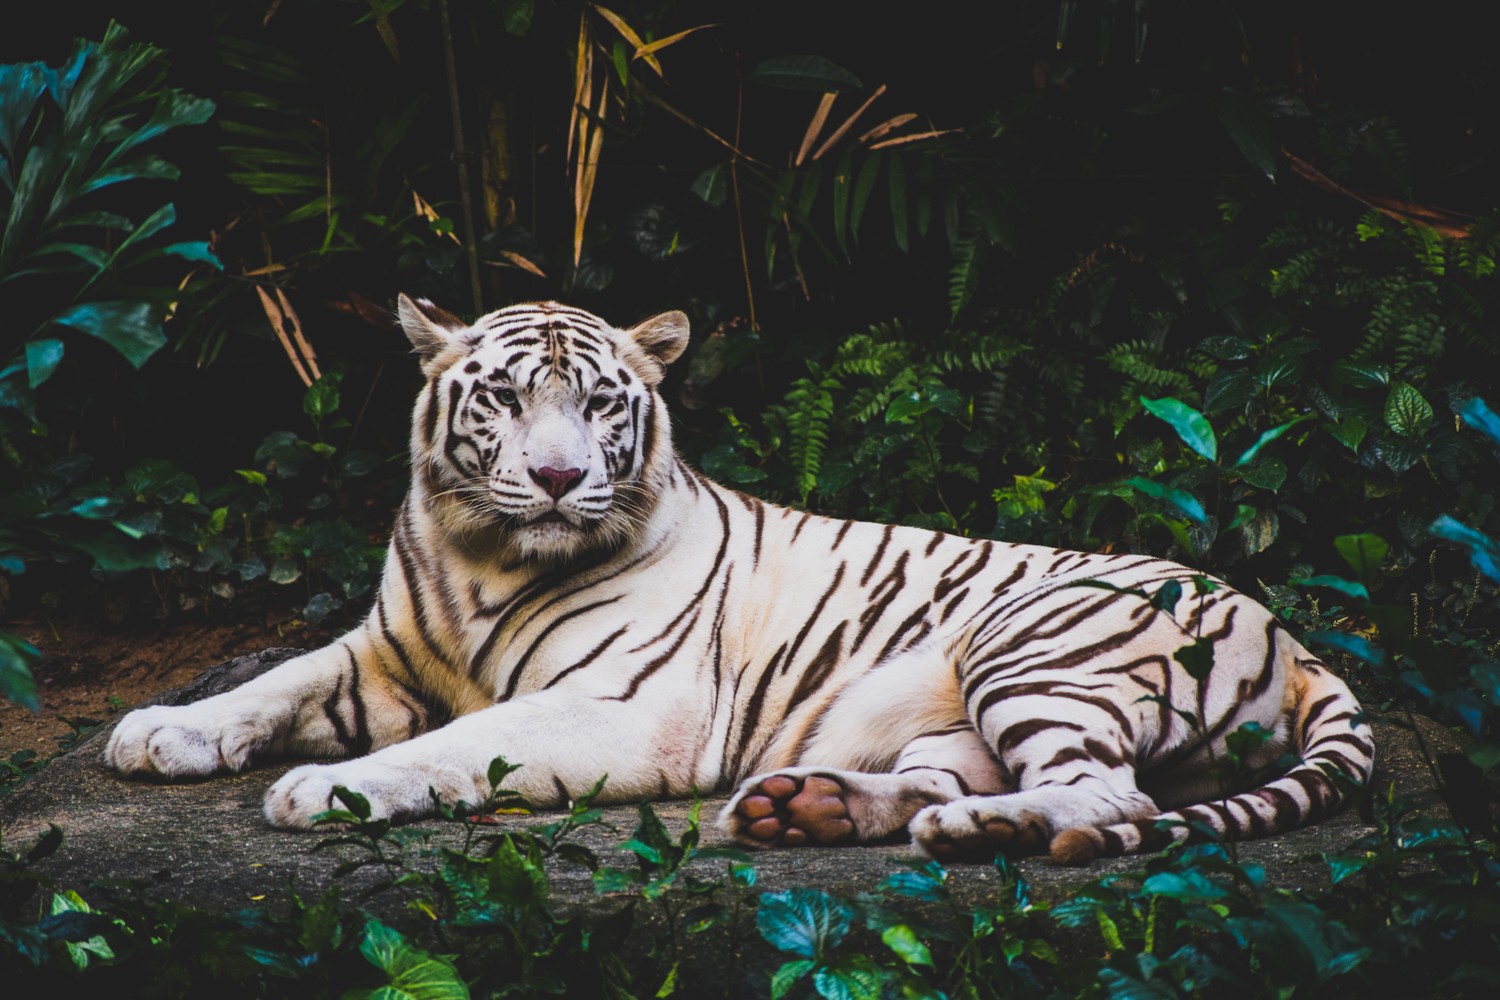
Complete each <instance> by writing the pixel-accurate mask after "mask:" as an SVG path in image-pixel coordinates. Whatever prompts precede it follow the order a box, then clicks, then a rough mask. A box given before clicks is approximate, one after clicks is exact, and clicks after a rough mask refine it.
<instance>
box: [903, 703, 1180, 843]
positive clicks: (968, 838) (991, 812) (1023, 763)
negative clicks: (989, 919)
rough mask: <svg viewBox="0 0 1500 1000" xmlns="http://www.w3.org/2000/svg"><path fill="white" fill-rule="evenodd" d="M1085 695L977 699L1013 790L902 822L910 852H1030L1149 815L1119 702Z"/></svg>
mask: <svg viewBox="0 0 1500 1000" xmlns="http://www.w3.org/2000/svg"><path fill="white" fill-rule="evenodd" d="M1039 687H1041V688H1048V689H1055V692H1051V691H1048V692H1044V691H1041V690H1038V688H1039ZM1087 687H1089V686H1087V685H1082V684H1077V683H1069V682H1063V681H1059V682H1056V684H1055V685H1048V684H1046V683H1045V682H1043V683H1042V684H1040V685H1038V684H1036V683H1028V684H1025V685H1016V686H1014V687H1012V689H1011V692H1010V693H1009V694H1008V696H1006V697H1005V698H1004V699H1003V700H998V701H997V700H987V699H984V698H983V697H982V696H981V697H979V698H977V699H976V704H978V705H982V706H984V707H983V709H982V710H981V711H979V712H978V713H977V714H978V715H979V717H980V719H979V722H980V727H981V728H980V731H981V733H982V736H983V739H984V741H985V743H986V744H987V745H988V746H993V747H996V748H997V750H998V753H999V757H1000V761H1001V763H1002V765H1003V767H1004V769H1005V771H1006V772H1007V773H1008V774H1009V775H1010V776H1011V777H1012V778H1013V780H1014V781H1015V783H1016V785H1015V787H1016V790H1015V791H1013V792H1009V793H1007V794H1001V795H976V796H970V797H965V798H958V799H954V800H952V801H949V802H947V803H943V804H938V805H933V806H929V807H927V808H925V809H923V810H922V811H921V812H919V813H917V814H916V816H915V817H913V818H912V821H911V833H912V838H913V840H914V841H915V842H916V843H917V846H918V847H920V848H921V849H922V850H923V851H925V852H926V853H927V854H929V855H930V856H932V857H934V858H936V859H938V860H940V861H970V860H987V859H988V858H990V857H992V856H993V855H994V854H995V853H996V852H997V851H998V852H1000V853H1004V854H1006V855H1010V856H1021V855H1028V854H1038V853H1042V852H1045V851H1046V850H1047V849H1048V848H1049V846H1050V844H1051V841H1052V838H1053V837H1054V836H1056V835H1057V834H1058V833H1060V832H1061V831H1063V830H1067V829H1070V828H1074V827H1098V826H1106V825H1109V824H1114V823H1124V822H1129V821H1132V820H1137V819H1143V818H1145V817H1148V816H1153V815H1155V814H1156V813H1157V811H1158V810H1157V807H1156V803H1155V802H1153V801H1152V799H1151V798H1150V797H1149V796H1148V795H1146V794H1145V793H1144V792H1142V791H1141V790H1140V789H1139V788H1137V787H1136V778H1135V750H1134V746H1135V744H1134V737H1133V734H1132V733H1131V732H1130V731H1129V729H1130V723H1129V717H1128V716H1126V715H1125V714H1124V713H1122V712H1121V711H1120V709H1119V708H1117V707H1116V705H1117V704H1118V699H1115V698H1110V697H1108V696H1104V697H1100V696H1097V695H1094V694H1092V693H1090V691H1089V690H1087ZM976 693H977V692H976Z"/></svg>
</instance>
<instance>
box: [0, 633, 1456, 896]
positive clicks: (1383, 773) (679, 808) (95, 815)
mask: <svg viewBox="0 0 1500 1000" xmlns="http://www.w3.org/2000/svg"><path fill="white" fill-rule="evenodd" d="M297 652H299V651H298V650H295V649H272V650H266V651H264V652H261V653H258V654H253V655H250V656H244V657H240V658H237V659H234V660H230V661H228V662H226V663H222V664H220V665H219V666H217V667H214V668H211V669H209V670H206V671H204V672H203V673H202V674H201V675H200V676H199V677H198V678H197V680H195V681H194V682H193V683H192V684H189V685H188V686H187V687H184V688H178V689H175V690H173V691H170V692H168V693H167V694H165V695H163V696H161V697H160V698H156V699H152V700H153V701H159V702H162V703H167V704H173V703H178V704H180V703H185V702H188V701H193V700H196V699H197V698H201V697H205V696H207V695H208V694H212V693H215V692H217V691H219V690H225V689H227V688H229V687H232V686H234V685H235V684H237V683H242V682H243V681H244V680H246V679H248V678H249V677H251V676H254V675H255V674H257V673H259V672H260V671H262V670H264V669H267V668H268V667H269V666H271V665H273V664H275V663H277V662H280V661H281V660H282V659H285V658H286V657H288V656H290V655H294V654H295V653H297ZM111 728H112V724H111V725H105V726H101V727H99V728H98V729H96V730H94V731H93V732H91V733H90V734H89V735H88V736H87V737H86V738H85V739H84V740H82V741H81V742H80V743H79V744H78V746H77V747H76V748H75V749H74V750H72V751H71V752H70V753H67V754H65V755H63V756H61V757H59V758H58V759H56V760H55V761H53V762H52V763H51V764H49V765H48V766H47V767H46V768H45V769H44V770H43V771H42V772H41V773H40V774H39V775H38V776H37V777H35V778H33V779H32V780H31V781H29V782H28V783H26V784H25V785H23V786H21V787H20V788H19V789H17V790H15V791H14V792H12V793H11V794H10V795H8V796H6V797H5V798H3V799H0V827H3V832H4V837H5V842H6V843H7V845H9V846H11V847H12V848H13V849H15V848H23V847H25V846H26V845H29V843H30V842H31V841H32V840H33V839H34V838H35V837H36V836H37V834H38V833H40V832H41V831H43V830H45V829H46V828H47V825H48V824H50V823H55V824H57V825H58V826H59V827H61V828H62V830H63V831H64V834H65V839H64V841H63V845H62V847H61V849H60V850H59V851H58V852H57V853H56V854H54V855H52V856H51V857H50V858H48V859H47V860H46V861H45V862H44V864H43V870H44V871H45V872H46V873H48V874H50V875H51V876H52V877H53V878H55V879H56V880H57V882H58V883H59V884H60V885H62V886H65V887H83V886H85V885H87V884H88V883H89V882H91V881H95V880H99V879H133V880H143V881H146V882H148V883H151V884H152V885H153V886H154V887H155V889H156V891H159V892H160V893H162V894H163V895H166V896H169V897H171V898H173V899H176V900H177V901H179V902H182V903H186V904H190V905H194V906H199V907H205V908H226V909H231V908H237V907H240V906H244V905H246V904H247V903H250V902H258V901H264V902H265V903H266V904H273V903H275V902H277V901H280V900H284V899H285V898H286V897H287V893H288V891H289V889H291V888H292V887H295V889H296V890H297V891H298V892H299V893H300V894H302V895H303V896H304V897H306V896H309V895H315V894H317V893H319V892H320V891H321V890H322V889H323V887H325V886H326V885H328V884H329V882H330V881H331V879H332V878H333V870H334V868H335V867H336V866H337V865H338V864H339V863H340V861H342V860H345V859H347V858H349V857H351V856H353V855H352V854H350V853H349V852H350V851H351V850H352V849H350V848H337V849H334V850H324V851H314V850H313V847H314V845H315V844H316V843H317V842H318V840H319V839H320V835H319V834H309V833H289V832H284V831H279V830H274V829H271V828H270V827H268V826H267V825H266V824H265V822H264V821H263V820H262V818H261V814H260V806H261V797H262V795H263V794H264V793H265V790H266V789H267V788H268V787H269V786H270V785H271V783H272V782H273V781H274V780H275V779H276V778H278V777H279V776H280V775H281V774H283V773H285V771H286V770H287V769H288V768H289V767H290V766H291V764H290V763H287V764H278V765H274V766H268V767H262V768H258V769H255V770H252V771H249V772H247V773H244V774H239V775H232V776H227V777H220V778H214V779H210V780H206V781H199V782H191V783H181V784H160V783H153V782H148V781H139V780H125V779H122V778H120V777H118V776H116V775H115V774H114V773H112V772H110V771H107V770H106V769H105V768H104V766H103V764H102V762H101V759H100V757H101V753H102V750H103V747H104V743H105V740H106V739H107V738H108V734H109V731H110V729H111ZM1420 731H1421V738H1420V739H1419V738H1418V737H1417V736H1415V735H1414V734H1413V733H1412V732H1411V731H1410V730H1409V729H1405V728H1402V727H1399V726H1397V725H1393V724H1389V723H1387V724H1381V725H1378V726H1377V729H1376V740H1377V744H1378V746H1379V769H1378V771H1377V775H1376V787H1378V788H1382V789H1384V788H1386V787H1388V786H1390V785H1391V784H1392V783H1394V785H1395V787H1396V789H1397V791H1399V792H1402V793H1404V794H1409V795H1415V796H1419V797H1422V798H1425V799H1426V800H1427V801H1429V802H1430V803H1431V808H1441V806H1440V805H1439V803H1438V800H1437V796H1436V794H1435V792H1434V783H1433V778H1432V776H1431V770H1430V768H1429V767H1428V766H1427V764H1426V760H1427V752H1428V751H1433V752H1435V751H1436V750H1439V749H1449V748H1451V747H1452V746H1453V745H1454V741H1453V738H1452V737H1451V735H1449V734H1448V733H1447V732H1445V731H1444V730H1443V729H1442V728H1441V727H1438V726H1437V725H1436V724H1433V723H1430V722H1426V721H1423V722H1422V723H1421V726H1420ZM723 802H724V800H723V799H722V798H717V799H709V800H707V801H705V802H704V804H703V812H702V815H703V817H704V820H705V822H704V838H703V841H704V845H705V846H716V845H717V846H728V844H729V841H728V840H727V838H725V837H724V836H723V835H722V834H720V833H719V832H718V830H717V829H715V828H714V827H713V825H712V822H711V818H712V817H713V816H714V815H716V814H717V812H718V809H719V808H720V807H721V806H722V805H723ZM690 805H691V804H690V803H687V802H680V801H679V802H667V803H661V804H659V805H658V806H657V812H658V814H659V815H660V816H661V817H662V819H663V821H664V822H665V823H666V825H667V827H668V829H669V830H671V831H672V833H673V834H674V836H675V835H676V834H678V833H680V832H681V830H682V829H683V828H684V827H685V825H686V817H687V814H688V810H689V808H690ZM605 817H606V824H605V825H603V826H596V827H592V828H587V829H586V830H585V831H583V832H582V835H581V836H580V838H579V839H580V840H581V841H582V842H583V843H585V844H587V845H588V846H590V847H592V848H593V849H595V850H596V851H598V852H600V853H601V854H603V855H606V856H608V855H611V854H612V855H613V856H614V857H613V859H612V863H615V864H621V865H623V864H626V863H627V857H628V856H627V855H624V854H623V853H621V852H618V850H617V845H618V844H619V843H620V842H622V841H623V840H625V839H626V838H627V837H628V836H629V835H630V832H631V830H632V829H633V828H634V824H635V819H636V813H635V809H634V808H633V807H613V808H609V809H607V810H605ZM551 818H554V817H551V816H549V815H548V814H545V813H543V814H538V815H537V816H535V817H507V818H504V819H503V820H502V823H511V824H517V825H526V824H529V823H535V822H540V821H546V820H548V819H551ZM419 826H420V827H422V828H424V829H429V830H431V831H432V834H431V838H430V843H431V845H432V846H439V845H451V846H457V844H458V842H459V840H460V838H461V831H460V830H459V828H458V827H457V826H456V825H450V824H442V823H428V824H419ZM503 828H504V827H503V826H502V827H500V829H503ZM1369 830H1370V827H1369V826H1368V824H1367V823H1366V822H1365V821H1364V820H1362V819H1361V818H1360V817H1359V815H1357V814H1356V813H1355V812H1354V811H1353V810H1344V811H1342V812H1340V813H1339V814H1337V815H1335V816H1333V817H1331V818H1329V819H1328V820H1325V821H1324V822H1322V823H1319V824H1316V825H1314V826H1312V827H1309V828H1307V829H1303V830H1298V831H1295V832H1293V833H1290V834H1286V835H1283V836H1280V837H1275V838H1270V839H1267V840H1262V841H1254V842H1250V843H1246V844H1244V845H1242V846H1241V847H1240V855H1241V858H1242V860H1246V861H1249V862H1253V863H1256V864H1259V865H1263V866H1264V867H1265V868H1266V870H1267V873H1268V879H1269V881H1270V883H1271V884H1273V885H1277V886H1283V887H1288V888H1295V887H1311V886H1313V885H1316V884H1320V883H1321V882H1323V881H1324V879H1325V871H1326V867H1325V866H1324V865H1323V863H1322V862H1321V861H1320V860H1319V854H1320V852H1323V851H1330V850H1336V849H1338V848H1341V847H1343V846H1344V845H1346V844H1348V843H1350V842H1351V841H1353V840H1355V839H1356V838H1358V837H1360V836H1362V835H1363V834H1365V833H1367V832H1369ZM913 856H914V855H913V852H912V851H911V848H910V846H909V845H892V846H879V847H850V848H835V849H828V848H804V849H798V850H782V851H767V852H757V853H756V855H755V857H754V861H755V863H756V865H757V867H758V869H759V882H758V887H759V888H763V889H767V890H775V889H782V888H787V887H790V886H793V885H808V886H819V887H823V888H826V889H828V890H829V891H832V892H836V893H842V894H853V893H857V892H861V891H867V890H869V889H871V888H873V887H874V885H875V884H876V883H877V882H879V881H880V879H882V878H883V877H884V876H886V875H887V874H890V873H891V872H893V871H897V870H900V869H901V868H903V867H904V861H905V860H907V859H910V858H912V857H913ZM695 864H698V865H699V866H700V868H699V869H698V870H699V871H700V873H701V874H704V875H712V874H717V873H720V872H722V870H723V861H722V860H718V861H709V860H703V861H700V862H696V863H695ZM1019 868H1020V871H1021V873H1022V874H1023V875H1024V876H1025V877H1026V878H1027V879H1028V880H1029V881H1030V882H1031V884H1032V888H1033V891H1034V892H1035V894H1036V895H1037V896H1039V897H1042V898H1053V899H1055V898H1058V897H1060V896H1064V895H1066V894H1067V893H1068V892H1069V890H1070V889H1072V888H1074V887H1076V886H1078V885H1081V884H1082V883H1084V882H1087V881H1089V880H1092V879H1094V878H1097V877H1099V876H1100V875H1104V874H1106V873H1110V872H1125V871H1131V870H1136V869H1138V868H1139V861H1138V860H1131V859H1115V860H1108V861H1101V862H1096V863H1095V864H1094V865H1093V866H1091V867H1089V868H1083V869H1069V868H1061V867H1058V866H1055V865H1053V864H1052V863H1051V862H1050V861H1048V860H1046V859H1044V858H1033V859H1025V860H1022V861H1021V862H1020V863H1019ZM372 877H373V876H372ZM996 881H997V877H996V873H995V870H994V868H993V867H992V866H989V865H973V866H958V867H956V868H955V869H954V874H953V884H954V885H955V887H956V890H957V894H958V895H959V897H960V898H966V897H967V898H970V899H975V900H977V899H981V898H983V897H984V896H986V894H987V893H988V892H989V891H990V887H992V886H993V885H994V884H995V883H996ZM359 884H360V879H359V878H355V879H353V880H352V882H346V883H345V885H346V888H349V889H354V888H355V887H357V886H358V885H359ZM553 884H554V888H553V891H554V895H555V897H556V898H558V899H559V900H560V901H561V902H562V903H563V904H564V905H580V904H586V903H587V902H589V901H590V900H592V899H593V898H594V893H593V887H592V884H591V882H590V880H589V875H588V872H587V871H586V870H584V869H582V868H581V867H578V866H573V865H567V864H561V863H559V864H558V866H557V868H556V870H555V872H554V879H553ZM351 894H352V893H351Z"/></svg>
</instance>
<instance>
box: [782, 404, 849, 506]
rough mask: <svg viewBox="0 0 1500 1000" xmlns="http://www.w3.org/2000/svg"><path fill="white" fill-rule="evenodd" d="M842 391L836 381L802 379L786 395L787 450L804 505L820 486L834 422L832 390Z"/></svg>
mask: <svg viewBox="0 0 1500 1000" xmlns="http://www.w3.org/2000/svg"><path fill="white" fill-rule="evenodd" d="M839 388H841V386H840V384H839V382H838V380H837V379H833V378H827V377H825V378H823V379H820V380H819V381H817V382H814V381H813V380H812V379H810V378H800V379H798V380H797V381H796V382H793V383H792V387H791V389H789V390H788V391H787V394H786V406H787V411H786V425H787V432H788V437H789V441H788V442H787V448H788V451H789V453H790V457H791V460H792V468H793V470H794V471H795V473H796V477H797V489H798V491H799V492H800V493H801V494H802V502H803V503H804V504H805V503H807V498H808V497H809V496H811V495H812V491H813V489H814V488H816V487H817V485H818V473H819V472H820V471H821V470H822V468H823V453H824V451H825V450H827V448H828V425H829V423H830V422H831V421H832V420H833V391H834V390H835V389H839Z"/></svg>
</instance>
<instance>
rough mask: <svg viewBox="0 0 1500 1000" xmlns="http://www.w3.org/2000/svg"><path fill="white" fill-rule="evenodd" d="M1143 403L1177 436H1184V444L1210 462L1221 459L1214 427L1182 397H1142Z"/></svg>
mask: <svg viewBox="0 0 1500 1000" xmlns="http://www.w3.org/2000/svg"><path fill="white" fill-rule="evenodd" d="M1141 405H1142V406H1144V407H1145V408H1146V409H1147V411H1149V412H1150V413H1151V415H1152V416H1154V417H1157V418H1159V419H1161V420H1165V421H1166V422H1167V423H1168V424H1169V425H1171V427H1172V429H1173V430H1174V431H1176V432H1177V436H1178V437H1180V438H1182V441H1183V443H1184V444H1186V445H1187V446H1188V447H1189V448H1191V449H1193V450H1194V451H1196V452H1197V453H1198V454H1200V455H1202V456H1203V457H1204V458H1206V459H1208V460H1209V461H1210V462H1217V461H1218V460H1219V442H1218V440H1217V439H1216V438H1215V437H1214V429H1213V427H1212V426H1210V425H1209V422H1208V420H1207V418H1205V417H1204V416H1203V414H1201V413H1199V412H1198V411H1197V410H1195V409H1193V408H1192V407H1191V406H1189V405H1187V404H1186V403H1184V402H1182V401H1181V400H1180V399H1173V398H1172V397H1170V396H1167V397H1165V398H1163V399H1147V398H1146V397H1145V396H1142V397H1141Z"/></svg>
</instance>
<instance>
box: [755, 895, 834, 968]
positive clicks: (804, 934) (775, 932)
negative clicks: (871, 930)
mask: <svg viewBox="0 0 1500 1000" xmlns="http://www.w3.org/2000/svg"><path fill="white" fill-rule="evenodd" d="M853 918H854V912H853V911H852V910H850V909H849V907H848V906H846V905H845V904H844V903H842V902H841V901H839V900H837V899H835V898H834V897H832V896H830V895H829V894H828V893H826V892H824V891H823V890H821V889H788V890H786V891H785V892H767V893H763V894H762V895H761V897H760V907H759V909H758V910H757V911H756V914H755V925H756V927H757V928H759V930H760V933H761V937H763V938H765V939H766V940H767V941H769V942H770V943H771V944H772V945H774V946H775V947H776V948H778V949H780V950H781V951H785V952H790V953H791V954H793V955H801V956H802V957H803V958H815V957H818V956H821V955H824V954H826V953H827V952H828V951H830V950H831V949H832V948H834V947H836V946H837V945H838V943H839V942H840V941H842V940H843V939H844V935H846V934H848V933H849V925H850V922H851V921H852V920H853Z"/></svg>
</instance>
